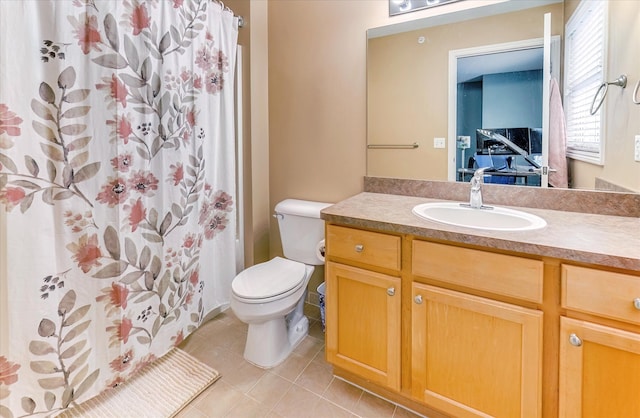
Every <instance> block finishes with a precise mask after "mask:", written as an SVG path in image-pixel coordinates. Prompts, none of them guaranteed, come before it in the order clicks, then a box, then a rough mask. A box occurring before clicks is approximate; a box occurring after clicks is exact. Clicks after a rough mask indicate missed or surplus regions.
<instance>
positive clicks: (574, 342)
mask: <svg viewBox="0 0 640 418" xmlns="http://www.w3.org/2000/svg"><path fill="white" fill-rule="evenodd" d="M569 344H571V345H573V346H575V347H580V346H581V345H582V340H581V339H580V337H578V336H577V335H576V334H571V335H569Z"/></svg>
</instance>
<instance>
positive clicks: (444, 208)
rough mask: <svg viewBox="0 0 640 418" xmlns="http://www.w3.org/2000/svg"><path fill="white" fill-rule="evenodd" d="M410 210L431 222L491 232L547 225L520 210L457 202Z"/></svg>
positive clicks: (427, 205) (521, 229)
mask: <svg viewBox="0 0 640 418" xmlns="http://www.w3.org/2000/svg"><path fill="white" fill-rule="evenodd" d="M413 213H414V214H416V215H418V216H419V217H421V218H424V219H428V220H430V221H435V222H440V223H444V224H448V225H454V226H463V227H466V228H475V229H485V230H490V231H530V230H533V229H540V228H544V227H545V226H546V225H547V222H546V221H545V220H544V219H542V218H541V217H539V216H536V215H532V214H530V213H526V212H521V211H519V210H513V209H507V208H501V207H494V206H492V209H473V208H471V207H470V206H463V205H461V204H460V203H458V202H433V203H423V204H421V205H417V206H415V207H414V208H413Z"/></svg>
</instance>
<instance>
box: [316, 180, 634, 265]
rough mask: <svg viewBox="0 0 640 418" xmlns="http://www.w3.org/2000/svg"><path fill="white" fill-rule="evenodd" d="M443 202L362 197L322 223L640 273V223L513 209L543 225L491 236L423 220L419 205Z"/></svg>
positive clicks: (339, 206)
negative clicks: (417, 211) (417, 212)
mask: <svg viewBox="0 0 640 418" xmlns="http://www.w3.org/2000/svg"><path fill="white" fill-rule="evenodd" d="M434 201H444V199H433V198H426V197H415V196H403V195H394V194H384V193H370V192H363V193H360V194H357V195H355V196H352V197H350V198H348V199H345V200H343V201H341V202H338V203H336V204H335V205H333V206H330V207H328V208H326V209H324V210H323V211H322V215H321V217H322V219H324V220H325V221H328V222H334V223H340V224H343V225H348V226H355V227H361V228H368V229H376V230H379V231H383V232H396V233H402V234H411V235H415V236H418V237H424V238H433V239H438V240H445V241H450V242H452V243H461V244H469V245H477V246H482V247H488V248H495V249H500V250H508V251H514V252H519V253H524V254H532V255H539V256H545V257H553V258H559V259H564V260H569V261H576V262H583V263H589V264H596V265H601V266H605V267H616V268H622V269H627V270H633V271H636V272H638V273H640V218H637V217H625V216H611V215H595V214H589V213H578V212H568V211H559V210H549V209H534V208H523V207H515V206H504V205H501V206H504V207H511V208H514V209H518V210H521V211H523V212H528V213H532V214H534V215H538V216H540V217H541V218H543V219H545V221H546V222H547V226H546V227H544V228H543V229H538V230H534V231H517V232H511V231H508V232H503V231H487V230H481V229H473V228H464V227H456V226H451V225H446V224H442V223H438V222H432V221H429V220H426V219H422V218H420V217H418V216H416V215H414V214H413V213H412V209H413V207H414V206H415V205H418V204H421V203H427V202H434Z"/></svg>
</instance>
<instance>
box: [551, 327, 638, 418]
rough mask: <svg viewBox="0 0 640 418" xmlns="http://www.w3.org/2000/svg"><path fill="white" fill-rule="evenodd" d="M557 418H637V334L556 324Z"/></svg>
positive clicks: (613, 329)
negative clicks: (558, 352) (558, 395)
mask: <svg viewBox="0 0 640 418" xmlns="http://www.w3.org/2000/svg"><path fill="white" fill-rule="evenodd" d="M559 416H561V417H567V418H569V417H594V418H600V417H640V334H636V333H633V332H627V331H622V330H618V329H615V328H611V327H607V326H603V325H597V324H593V323H591V322H586V321H579V320H575V319H571V318H565V317H562V318H561V319H560V413H559Z"/></svg>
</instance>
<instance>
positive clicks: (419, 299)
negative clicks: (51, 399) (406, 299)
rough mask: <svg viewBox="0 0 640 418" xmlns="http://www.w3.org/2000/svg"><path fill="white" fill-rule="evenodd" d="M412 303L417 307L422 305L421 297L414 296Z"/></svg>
mask: <svg viewBox="0 0 640 418" xmlns="http://www.w3.org/2000/svg"><path fill="white" fill-rule="evenodd" d="M413 301H414V302H415V303H417V304H418V305H422V295H418V296H416V297H415V298H413Z"/></svg>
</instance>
